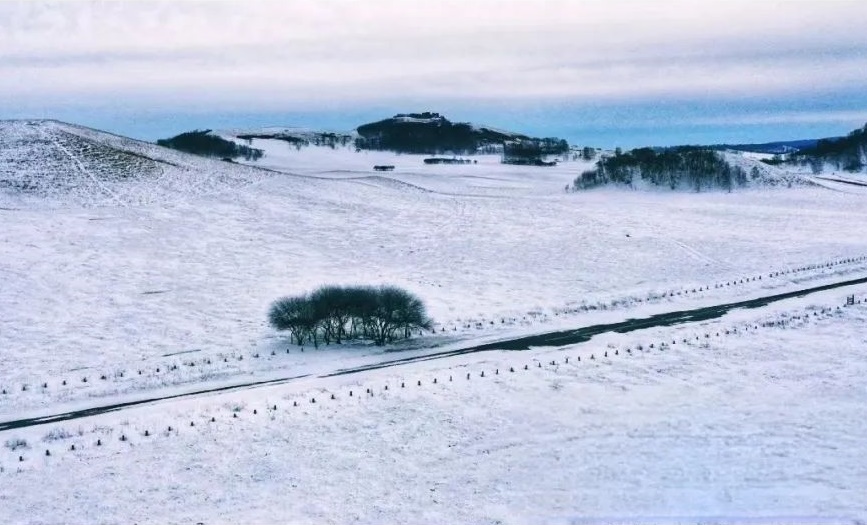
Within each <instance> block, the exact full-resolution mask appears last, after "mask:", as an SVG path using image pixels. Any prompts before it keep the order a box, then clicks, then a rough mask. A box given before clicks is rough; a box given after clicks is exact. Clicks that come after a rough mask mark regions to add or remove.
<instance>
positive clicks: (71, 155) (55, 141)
mask: <svg viewBox="0 0 867 525" xmlns="http://www.w3.org/2000/svg"><path fill="white" fill-rule="evenodd" d="M38 130H39V133H40V134H42V136H43V137H44V138H45V139H47V140H49V141H51V143H52V144H54V146H55V147H56V148H57V149H59V150H60V151H62V152H63V154H64V155H66V156H67V157H69V158H70V159H71V160H72V162H74V163H75V166H76V167H77V168H78V171H80V172H81V173H83V174H85V175H87V176H88V177H89V178H90V180H92V181H93V183H94V184H96V185H97V186H98V187H99V188H100V189H101V190H102V191H104V192H105V193H107V194H108V195H109V197H111V198H112V199H113V200H114V201H115V202H116V203H117V204H118V205H120V206H126V205H125V204H124V202H123V201H122V200H121V199H120V197H118V195H117V193H115V192H113V191H111V190H110V189H109V188H108V187H107V186H106V185H105V184H103V182H102V181H101V180H99V179H98V178H97V177H96V176H95V175H94V174H93V173H91V172H90V170H88V169H87V168H85V167H84V164H83V163H82V162H81V160H80V159H79V158H78V157H77V156H76V155H75V154H74V153H72V152H71V151H69V150H68V149H67V148H66V146H64V145H63V144H61V142H60V141H59V140H58V139H57V137H55V136H53V135H50V134H48V133H46V131H45V130H44V129H42V128H38Z"/></svg>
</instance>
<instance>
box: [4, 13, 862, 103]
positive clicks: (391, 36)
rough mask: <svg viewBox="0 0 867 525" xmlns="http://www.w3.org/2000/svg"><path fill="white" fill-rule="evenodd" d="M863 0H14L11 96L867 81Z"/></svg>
mask: <svg viewBox="0 0 867 525" xmlns="http://www.w3.org/2000/svg"><path fill="white" fill-rule="evenodd" d="M865 24H867V5H865V4H864V3H863V2H861V1H833V0H831V1H825V2H818V1H817V2H806V1H801V0H776V1H774V0H766V1H762V2H756V1H750V2H747V1H744V0H730V1H727V2H695V1H691V0H690V1H686V0H671V1H656V2H649V1H642V2H639V1H629V0H622V1H616V0H608V1H605V2H602V1H592V0H591V1H584V2H576V1H574V0H537V1H529V0H523V1H512V0H496V1H495V0H462V1H458V0H442V1H440V2H425V3H421V2H407V1H404V0H367V1H363V2H362V1H353V0H317V1H314V0H298V1H293V2H286V1H267V0H258V1H257V0H252V1H240V0H239V1H195V0H182V1H171V2H167V1H136V2H129V1H113V2H111V1H109V2H80V1H59V2H50V3H48V2H39V1H30V2H15V3H0V34H2V35H3V36H2V37H0V76H2V77H3V78H4V82H3V83H2V84H0V100H6V101H12V100H17V101H19V103H26V102H28V101H30V102H36V103H38V102H39V101H45V100H58V99H62V100H75V101H86V100H96V99H104V98H106V97H111V98H113V99H117V100H124V101H127V102H129V103H133V104H140V105H143V106H146V105H152V104H162V105H176V106H181V105H184V106H186V105H190V104H199V105H208V104H221V105H225V106H229V107H248V108H249V107H250V106H255V107H257V108H259V109H270V108H292V107H309V106H310V105H316V104H328V103H333V102H335V101H343V102H353V101H358V102H367V101H383V100H394V99H399V98H405V97H411V98H416V99H425V98H435V99H460V100H519V99H539V98H541V99H555V100H572V101H575V100H579V101H580V100H588V101H590V100H637V99H654V98H662V99H665V98H677V97H714V98H719V97H749V96H759V95H761V96H768V95H774V94H785V93H793V92H798V91H809V90H814V91H815V90H832V89H835V88H839V87H846V86H852V85H865V84H867V68H864V67H863V64H864V63H865V61H867V33H865V32H862V31H858V30H855V29H853V28H859V27H864V25H865Z"/></svg>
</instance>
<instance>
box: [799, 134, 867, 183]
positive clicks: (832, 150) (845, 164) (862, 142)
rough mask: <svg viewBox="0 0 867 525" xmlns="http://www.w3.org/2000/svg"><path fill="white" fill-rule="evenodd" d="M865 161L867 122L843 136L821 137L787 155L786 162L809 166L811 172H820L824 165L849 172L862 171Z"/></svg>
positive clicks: (866, 155) (866, 157)
mask: <svg viewBox="0 0 867 525" xmlns="http://www.w3.org/2000/svg"><path fill="white" fill-rule="evenodd" d="M865 161H867V124H865V125H864V127H863V128H861V129H856V130H854V131H852V132H851V133H849V134H848V135H846V136H845V137H840V138H835V139H822V140H820V141H818V142H817V143H816V145H815V146H813V147H812V148H804V149H802V150H800V151H798V152H796V153H791V154H789V155H788V157H787V159H786V162H788V163H792V164H800V165H802V166H810V168H811V169H812V171H813V173H821V172H822V171H823V169H824V167H825V166H826V165H830V166H833V167H834V168H835V169H838V170H845V171H850V172H859V171H862V170H863V169H864V167H865Z"/></svg>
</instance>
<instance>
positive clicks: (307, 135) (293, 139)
mask: <svg viewBox="0 0 867 525" xmlns="http://www.w3.org/2000/svg"><path fill="white" fill-rule="evenodd" d="M238 138H239V139H241V140H246V141H248V142H249V141H252V140H253V139H273V140H282V141H283V142H288V143H289V144H291V145H293V146H295V147H296V148H298V149H300V148H302V147H307V146H321V147H329V148H331V149H336V148H337V146H346V145H348V144H349V143H350V142H351V141H352V137H351V136H349V135H346V134H343V133H331V132H328V131H317V132H304V133H299V134H294V135H293V134H291V133H246V134H244V135H238Z"/></svg>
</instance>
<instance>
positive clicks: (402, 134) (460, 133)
mask: <svg viewBox="0 0 867 525" xmlns="http://www.w3.org/2000/svg"><path fill="white" fill-rule="evenodd" d="M357 131H358V135H359V137H358V138H357V139H356V140H355V146H356V148H358V149H361V150H388V151H395V152H398V153H425V154H432V155H437V154H446V153H451V154H455V155H467V154H475V153H500V152H503V151H504V150H505V149H506V148H508V147H513V148H515V155H523V153H522V152H521V151H519V150H521V149H522V148H528V149H529V148H532V149H533V152H532V154H535V155H536V156H539V155H546V154H549V153H560V152H561V151H567V150H568V149H569V146H568V144H566V141H563V140H560V139H555V138H544V139H538V138H531V137H528V136H526V135H521V134H516V133H507V132H500V131H497V130H493V129H489V128H486V127H477V126H473V125H472V124H470V123H467V122H451V121H449V120H448V119H447V118H445V117H443V116H442V115H440V114H439V113H433V112H430V111H426V112H423V113H401V114H397V115H395V116H394V117H392V118H389V119H385V120H380V121H378V122H371V123H369V124H363V125H361V126H359V127H358V130H357ZM507 142H508V143H515V144H514V145H512V146H510V145H507ZM564 144H565V149H564V147H563V145H564ZM529 154H530V153H528V154H527V155H529Z"/></svg>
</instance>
